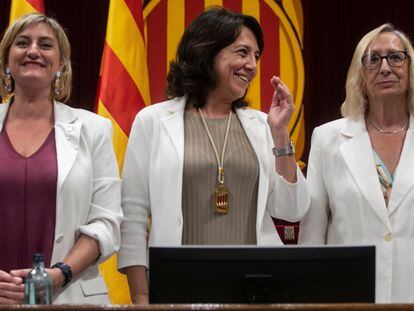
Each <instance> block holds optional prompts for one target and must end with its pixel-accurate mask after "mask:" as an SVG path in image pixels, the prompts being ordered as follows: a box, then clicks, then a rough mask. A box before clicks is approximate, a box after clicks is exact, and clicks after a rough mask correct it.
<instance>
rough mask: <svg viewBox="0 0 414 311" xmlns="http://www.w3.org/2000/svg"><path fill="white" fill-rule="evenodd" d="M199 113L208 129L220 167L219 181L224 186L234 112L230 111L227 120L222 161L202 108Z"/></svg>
mask: <svg viewBox="0 0 414 311" xmlns="http://www.w3.org/2000/svg"><path fill="white" fill-rule="evenodd" d="M198 112H199V113H200V116H201V120H202V121H203V124H204V128H205V129H206V132H207V135H208V138H209V139H210V143H211V146H212V147H213V150H214V154H215V155H216V159H217V164H218V167H219V174H218V177H217V178H218V181H219V183H220V184H223V183H224V174H223V169H224V154H225V153H226V147H227V141H228V138H229V131H230V123H231V115H232V111H231V110H230V113H229V116H228V119H227V127H226V134H225V136H224V143H223V149H222V150H221V159H220V157H219V154H218V150H217V147H216V144H215V143H214V140H213V136H212V135H211V133H210V129H209V128H208V125H207V122H206V120H205V118H204V115H203V112H202V111H201V109H200V108H198Z"/></svg>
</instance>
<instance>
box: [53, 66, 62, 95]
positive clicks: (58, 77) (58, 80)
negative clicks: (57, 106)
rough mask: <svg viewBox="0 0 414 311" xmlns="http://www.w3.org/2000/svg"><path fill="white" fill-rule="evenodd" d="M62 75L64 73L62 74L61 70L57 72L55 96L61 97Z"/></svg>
mask: <svg viewBox="0 0 414 311" xmlns="http://www.w3.org/2000/svg"><path fill="white" fill-rule="evenodd" d="M61 75H62V73H61V72H60V70H58V71H57V72H56V77H55V87H54V91H55V95H60V94H61V93H62V88H61V87H60V76H61Z"/></svg>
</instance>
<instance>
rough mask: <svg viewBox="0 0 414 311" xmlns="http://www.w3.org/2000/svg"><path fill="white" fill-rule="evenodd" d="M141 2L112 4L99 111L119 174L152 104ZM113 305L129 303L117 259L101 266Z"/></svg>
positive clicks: (115, 1)
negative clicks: (109, 128) (138, 118)
mask: <svg viewBox="0 0 414 311" xmlns="http://www.w3.org/2000/svg"><path fill="white" fill-rule="evenodd" d="M144 38H145V37H144V23H143V17H142V3H141V0H110V4H109V13H108V24H107V29H106V39H105V46H104V50H103V56H102V63H101V72H100V78H99V85H98V93H97V97H98V98H97V103H96V111H97V113H98V114H100V115H102V116H104V117H107V118H109V119H110V120H111V121H112V123H113V126H114V138H113V141H114V148H115V153H116V156H117V160H118V165H119V168H120V171H122V165H123V158H124V154H125V149H126V146H127V142H128V136H129V132H130V129H131V126H132V122H133V120H134V118H135V115H136V114H137V113H138V111H139V110H140V109H141V108H143V107H145V105H148V104H149V102H150V97H149V85H148V70H147V58H146V49H145V39H144ZM101 271H102V274H103V276H104V278H105V281H106V284H107V286H108V289H109V296H110V299H111V302H112V303H129V302H130V298H129V291H128V284H127V282H126V278H125V276H124V275H122V274H120V273H118V272H117V269H116V256H115V255H114V256H113V257H111V258H110V259H108V260H107V261H106V262H105V263H103V264H102V265H101Z"/></svg>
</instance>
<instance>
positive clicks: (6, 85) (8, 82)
mask: <svg viewBox="0 0 414 311" xmlns="http://www.w3.org/2000/svg"><path fill="white" fill-rule="evenodd" d="M4 88H5V89H6V92H7V93H11V91H12V77H11V74H10V68H9V67H7V68H6V78H5V79H4Z"/></svg>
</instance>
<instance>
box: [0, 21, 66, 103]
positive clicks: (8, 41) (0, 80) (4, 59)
mask: <svg viewBox="0 0 414 311" xmlns="http://www.w3.org/2000/svg"><path fill="white" fill-rule="evenodd" d="M39 23H43V24H45V25H47V26H49V27H50V28H51V29H52V30H53V33H54V34H55V36H56V40H57V42H58V45H59V52H60V62H61V65H62V70H61V76H60V85H61V93H60V94H59V95H56V94H55V92H54V83H52V85H51V93H52V96H53V98H54V99H56V100H58V101H61V102H66V101H67V100H68V99H69V97H70V93H71V89H72V66H71V63H70V43H69V40H68V37H67V36H66V33H65V31H64V30H63V28H62V26H60V24H59V23H58V22H57V21H56V20H55V19H53V18H50V17H47V16H46V15H44V14H40V13H30V14H26V15H24V16H22V17H20V18H19V19H17V20H16V21H15V22H14V23H13V24H11V25H10V26H9V27H8V28H7V29H6V32H5V33H4V36H3V38H2V40H1V42H0V96H1V97H2V98H3V99H4V98H7V97H8V96H9V95H10V94H9V92H7V91H6V89H5V87H4V82H5V78H6V68H7V65H8V62H9V52H10V47H11V45H12V44H13V42H14V40H15V39H16V37H17V36H18V35H19V34H20V33H21V32H22V31H23V30H25V29H26V28H27V27H29V26H31V25H36V24H39ZM13 90H14V82H13V83H12V92H13Z"/></svg>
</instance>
